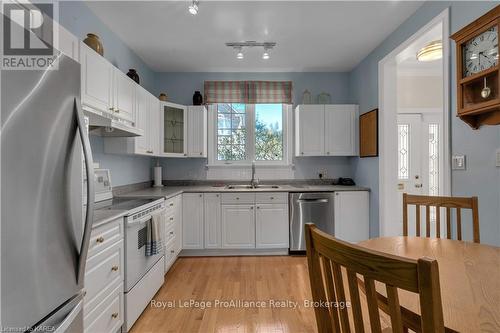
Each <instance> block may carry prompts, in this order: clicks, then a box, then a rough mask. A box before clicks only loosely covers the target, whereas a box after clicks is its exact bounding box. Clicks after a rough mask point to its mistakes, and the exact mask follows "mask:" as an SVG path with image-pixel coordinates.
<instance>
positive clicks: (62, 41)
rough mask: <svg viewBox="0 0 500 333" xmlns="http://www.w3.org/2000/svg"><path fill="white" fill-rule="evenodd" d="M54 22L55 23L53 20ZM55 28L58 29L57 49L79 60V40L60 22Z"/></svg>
mask: <svg viewBox="0 0 500 333" xmlns="http://www.w3.org/2000/svg"><path fill="white" fill-rule="evenodd" d="M54 24H57V23H56V22H54ZM57 29H58V31H59V51H61V52H62V53H64V54H66V55H67V56H69V57H70V58H72V59H73V60H75V61H77V62H80V40H79V39H78V38H77V37H76V36H75V35H73V34H72V33H71V32H69V31H68V30H66V28H64V27H63V26H62V25H60V24H58V27H57Z"/></svg>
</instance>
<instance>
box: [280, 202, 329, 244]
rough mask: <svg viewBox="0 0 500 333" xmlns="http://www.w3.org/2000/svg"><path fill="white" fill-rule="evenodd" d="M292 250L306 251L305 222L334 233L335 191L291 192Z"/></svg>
mask: <svg viewBox="0 0 500 333" xmlns="http://www.w3.org/2000/svg"><path fill="white" fill-rule="evenodd" d="M289 206H290V251H291V252H292V251H305V249H306V241H305V237H304V236H305V229H304V228H305V227H304V226H305V224H306V223H314V224H315V225H316V226H317V227H318V228H319V229H321V230H323V231H325V232H327V233H329V234H331V235H334V232H335V225H334V215H333V209H334V192H309V193H290V195H289Z"/></svg>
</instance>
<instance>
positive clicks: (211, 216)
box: [203, 193, 222, 249]
mask: <svg viewBox="0 0 500 333" xmlns="http://www.w3.org/2000/svg"><path fill="white" fill-rule="evenodd" d="M203 196H204V199H205V202H204V205H205V214H204V215H205V216H204V219H205V248H206V249H220V248H221V247H222V244H221V233H222V231H221V218H222V216H221V198H220V194H219V193H205V194H204V195H203Z"/></svg>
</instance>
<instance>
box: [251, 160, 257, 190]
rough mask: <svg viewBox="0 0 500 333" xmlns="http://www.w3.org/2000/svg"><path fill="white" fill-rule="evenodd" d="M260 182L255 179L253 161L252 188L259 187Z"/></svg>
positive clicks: (253, 164)
mask: <svg viewBox="0 0 500 333" xmlns="http://www.w3.org/2000/svg"><path fill="white" fill-rule="evenodd" d="M258 184H259V181H258V180H257V179H255V161H252V180H250V186H252V187H253V188H255V187H257V185H258Z"/></svg>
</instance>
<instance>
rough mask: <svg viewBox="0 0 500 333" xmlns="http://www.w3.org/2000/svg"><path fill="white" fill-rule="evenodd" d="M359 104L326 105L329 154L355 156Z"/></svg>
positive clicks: (326, 142) (327, 148)
mask: <svg viewBox="0 0 500 333" xmlns="http://www.w3.org/2000/svg"><path fill="white" fill-rule="evenodd" d="M357 115H358V106H357V105H325V151H326V155H327V156H354V155H357V149H356V120H357V118H358V117H357Z"/></svg>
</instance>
